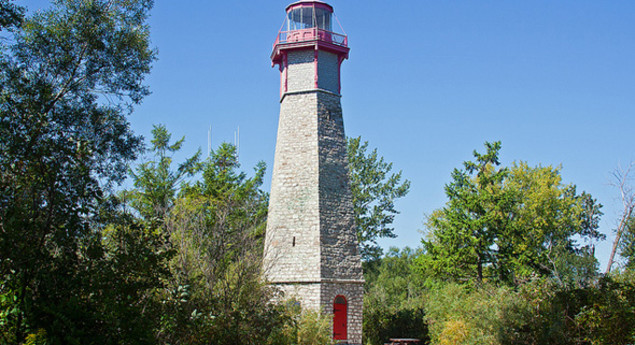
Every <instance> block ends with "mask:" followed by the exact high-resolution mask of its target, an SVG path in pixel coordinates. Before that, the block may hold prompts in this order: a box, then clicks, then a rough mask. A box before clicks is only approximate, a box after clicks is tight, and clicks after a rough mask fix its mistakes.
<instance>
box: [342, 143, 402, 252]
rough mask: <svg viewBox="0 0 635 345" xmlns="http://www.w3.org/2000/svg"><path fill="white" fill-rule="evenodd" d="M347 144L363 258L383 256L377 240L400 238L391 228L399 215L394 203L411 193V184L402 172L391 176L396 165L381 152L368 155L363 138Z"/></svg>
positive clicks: (358, 236) (357, 229)
mask: <svg viewBox="0 0 635 345" xmlns="http://www.w3.org/2000/svg"><path fill="white" fill-rule="evenodd" d="M347 143H348V168H349V173H350V181H351V192H352V196H353V209H354V212H355V228H356V232H357V240H358V241H359V245H360V249H361V250H360V252H361V255H362V259H364V260H370V259H376V258H378V257H380V256H381V255H382V250H381V247H379V246H378V245H377V239H378V238H382V237H389V238H394V237H396V235H395V234H394V232H393V230H394V228H392V227H390V226H391V224H392V222H393V220H394V219H395V215H397V214H399V212H398V211H397V210H396V209H395V204H394V201H395V199H398V198H401V197H404V196H406V194H408V190H409V189H410V181H408V180H403V182H402V176H401V171H399V172H398V173H392V174H391V170H392V163H387V162H385V161H384V158H383V157H380V156H379V155H378V153H377V149H374V150H373V151H372V152H368V142H367V141H364V142H362V139H361V137H357V138H348V141H347Z"/></svg>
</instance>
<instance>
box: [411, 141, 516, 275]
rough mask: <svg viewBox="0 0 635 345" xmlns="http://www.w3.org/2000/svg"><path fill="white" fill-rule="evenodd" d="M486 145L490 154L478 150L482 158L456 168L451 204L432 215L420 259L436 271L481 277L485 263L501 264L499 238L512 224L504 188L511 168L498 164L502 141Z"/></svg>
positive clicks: (449, 188) (450, 190) (447, 189)
mask: <svg viewBox="0 0 635 345" xmlns="http://www.w3.org/2000/svg"><path fill="white" fill-rule="evenodd" d="M485 146H486V148H487V153H485V154H484V155H482V154H479V153H478V152H476V151H474V157H475V158H476V162H471V161H467V162H465V163H464V166H465V170H459V169H454V171H453V172H452V182H451V183H449V184H448V185H446V186H445V192H446V195H447V196H448V199H449V201H448V203H447V205H446V207H444V208H442V209H440V210H437V211H435V212H434V213H432V215H430V217H429V219H428V222H427V226H428V228H429V231H430V236H431V238H430V239H429V240H427V241H426V240H424V241H423V245H424V250H425V255H424V256H422V257H421V259H420V261H421V260H423V261H425V263H424V262H421V264H422V265H424V266H428V267H427V268H426V269H428V270H430V271H431V272H432V273H433V275H439V274H442V275H444V276H446V277H450V278H453V279H455V280H463V279H470V278H476V279H477V280H478V281H479V282H480V281H482V280H483V278H484V275H485V274H486V273H485V272H484V271H485V269H486V268H489V267H491V266H492V265H494V264H497V251H498V249H497V248H496V247H495V242H496V239H497V234H498V233H499V232H500V231H501V227H503V226H504V225H505V224H506V219H507V215H508V214H509V211H510V207H511V196H510V195H509V193H506V191H503V189H502V182H503V179H504V178H505V177H506V176H507V174H508V171H507V169H496V166H498V165H500V163H499V161H498V151H499V149H500V146H501V145H500V142H495V143H491V144H490V143H485Z"/></svg>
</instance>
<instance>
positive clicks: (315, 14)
mask: <svg viewBox="0 0 635 345" xmlns="http://www.w3.org/2000/svg"><path fill="white" fill-rule="evenodd" d="M287 23H288V26H287V30H288V31H292V30H303V29H310V28H314V27H317V28H319V29H322V30H327V31H331V12H329V11H327V10H325V9H322V8H314V7H304V6H302V7H298V8H294V9H292V10H291V11H289V15H288V21H287Z"/></svg>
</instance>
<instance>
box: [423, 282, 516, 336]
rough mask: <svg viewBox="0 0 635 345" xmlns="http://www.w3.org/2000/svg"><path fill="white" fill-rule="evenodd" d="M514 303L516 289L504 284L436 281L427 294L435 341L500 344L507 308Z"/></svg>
mask: <svg viewBox="0 0 635 345" xmlns="http://www.w3.org/2000/svg"><path fill="white" fill-rule="evenodd" d="M513 303H514V296H513V293H512V291H511V290H510V289H508V288H504V287H501V288H495V287H492V286H484V287H482V288H481V289H473V288H472V287H470V286H468V285H465V284H463V285H461V284H457V283H440V284H436V285H435V286H434V287H432V288H431V289H430V290H429V292H428V296H426V313H427V314H426V321H427V323H428V325H429V327H430V337H431V340H432V344H465V345H467V344H474V345H477V344H488V345H494V344H499V342H498V335H499V334H498V333H499V331H500V329H501V324H502V322H503V321H504V318H503V315H502V313H503V310H504V309H505V308H506V307H507V306H508V305H510V304H513Z"/></svg>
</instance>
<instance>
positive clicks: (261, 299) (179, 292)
mask: <svg viewBox="0 0 635 345" xmlns="http://www.w3.org/2000/svg"><path fill="white" fill-rule="evenodd" d="M238 169H239V164H238V160H237V156H236V148H235V147H234V146H232V145H229V144H222V145H221V146H220V147H219V148H218V149H217V150H215V151H214V152H213V153H212V156H211V157H210V159H208V160H206V161H204V162H203V163H202V169H201V172H202V179H201V180H198V181H195V182H194V183H191V184H188V185H185V186H183V187H182V188H181V190H180V192H179V196H178V197H177V199H176V200H175V202H174V207H173V208H172V209H171V210H170V212H169V213H168V215H167V218H166V220H165V222H164V226H165V231H166V232H167V234H168V236H169V239H170V242H171V243H172V244H173V245H174V249H175V251H176V255H175V256H174V258H173V259H172V261H171V263H170V269H171V273H172V277H171V279H170V280H169V282H168V289H167V291H168V294H167V295H166V296H164V300H165V301H166V302H165V304H164V308H165V309H164V311H163V312H162V315H163V323H162V327H161V329H160V330H159V334H158V335H159V339H160V341H161V342H162V343H171V344H174V343H188V344H208V343H215V344H229V343H232V342H235V340H236V339H241V342H242V343H245V344H263V343H266V342H267V341H268V339H269V337H270V336H271V335H272V333H275V332H276V331H277V330H280V329H281V328H282V327H284V325H285V322H286V321H287V319H286V314H285V309H284V306H280V305H277V304H274V303H273V302H272V298H273V297H274V294H275V291H274V290H273V289H272V288H271V287H268V286H265V285H264V282H263V281H262V279H261V271H260V269H261V258H262V250H263V248H262V237H263V235H264V229H265V220H266V212H267V201H268V198H267V194H266V193H264V192H263V191H262V190H260V186H261V184H262V178H263V175H264V172H265V166H264V163H259V164H258V165H257V166H256V169H255V175H254V176H253V177H251V178H248V177H247V175H246V174H245V173H244V172H240V171H239V170H238Z"/></svg>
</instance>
